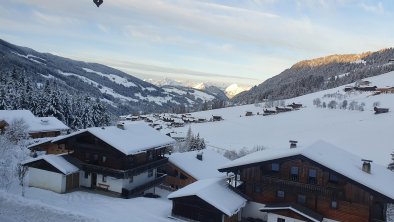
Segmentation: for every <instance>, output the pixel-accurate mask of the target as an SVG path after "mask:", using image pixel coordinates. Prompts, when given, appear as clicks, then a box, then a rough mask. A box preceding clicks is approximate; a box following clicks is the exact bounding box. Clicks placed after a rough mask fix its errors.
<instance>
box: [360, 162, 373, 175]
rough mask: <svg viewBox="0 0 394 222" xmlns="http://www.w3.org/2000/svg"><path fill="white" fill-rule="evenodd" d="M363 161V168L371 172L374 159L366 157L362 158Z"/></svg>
mask: <svg viewBox="0 0 394 222" xmlns="http://www.w3.org/2000/svg"><path fill="white" fill-rule="evenodd" d="M361 161H363V167H362V170H363V171H364V172H366V173H371V163H372V160H365V159H362V160H361Z"/></svg>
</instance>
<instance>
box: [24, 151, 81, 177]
mask: <svg viewBox="0 0 394 222" xmlns="http://www.w3.org/2000/svg"><path fill="white" fill-rule="evenodd" d="M39 160H44V161H46V162H48V163H49V164H51V165H52V166H53V167H55V168H56V169H58V170H59V171H60V172H62V173H63V174H65V175H69V174H72V173H76V172H78V171H79V169H78V167H76V166H74V165H73V164H71V163H70V162H68V161H67V160H65V159H64V158H63V155H54V154H48V155H42V156H39V157H37V158H32V159H29V160H25V161H23V162H22V164H23V165H26V164H29V163H33V162H36V161H39Z"/></svg>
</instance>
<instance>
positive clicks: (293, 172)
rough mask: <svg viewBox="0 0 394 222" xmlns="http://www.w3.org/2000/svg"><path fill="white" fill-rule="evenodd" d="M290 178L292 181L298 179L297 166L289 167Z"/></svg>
mask: <svg viewBox="0 0 394 222" xmlns="http://www.w3.org/2000/svg"><path fill="white" fill-rule="evenodd" d="M290 179H291V180H293V181H298V167H291V169H290Z"/></svg>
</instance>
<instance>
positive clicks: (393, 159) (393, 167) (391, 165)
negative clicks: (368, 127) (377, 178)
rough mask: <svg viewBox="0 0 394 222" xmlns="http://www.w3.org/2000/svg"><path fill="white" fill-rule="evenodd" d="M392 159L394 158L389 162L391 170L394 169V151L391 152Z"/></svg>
mask: <svg viewBox="0 0 394 222" xmlns="http://www.w3.org/2000/svg"><path fill="white" fill-rule="evenodd" d="M391 160H392V162H391V163H389V165H388V167H387V168H388V169H389V170H391V171H394V152H393V153H392V154H391Z"/></svg>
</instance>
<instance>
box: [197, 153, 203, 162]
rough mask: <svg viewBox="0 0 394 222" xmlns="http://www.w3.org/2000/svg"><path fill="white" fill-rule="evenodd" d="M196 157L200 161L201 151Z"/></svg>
mask: <svg viewBox="0 0 394 222" xmlns="http://www.w3.org/2000/svg"><path fill="white" fill-rule="evenodd" d="M196 158H197V159H198V160H201V161H202V152H201V153H197V156H196Z"/></svg>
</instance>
